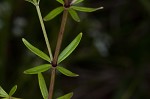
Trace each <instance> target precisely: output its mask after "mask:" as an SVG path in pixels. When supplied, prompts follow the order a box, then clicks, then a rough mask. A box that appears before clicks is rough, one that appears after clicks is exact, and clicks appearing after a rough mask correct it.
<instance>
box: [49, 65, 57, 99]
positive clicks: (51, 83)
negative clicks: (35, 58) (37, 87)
mask: <svg viewBox="0 0 150 99" xmlns="http://www.w3.org/2000/svg"><path fill="white" fill-rule="evenodd" d="M55 74H56V67H52V71H51V82H50V87H49V95H48V99H52V96H53V90H54V84H55Z"/></svg>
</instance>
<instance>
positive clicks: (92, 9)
mask: <svg viewBox="0 0 150 99" xmlns="http://www.w3.org/2000/svg"><path fill="white" fill-rule="evenodd" d="M71 8H72V9H74V10H77V11H82V12H93V11H96V10H100V9H103V7H99V8H87V7H79V6H71Z"/></svg>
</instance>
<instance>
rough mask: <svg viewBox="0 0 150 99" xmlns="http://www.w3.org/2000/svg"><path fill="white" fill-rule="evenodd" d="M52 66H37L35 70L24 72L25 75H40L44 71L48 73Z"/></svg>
mask: <svg viewBox="0 0 150 99" xmlns="http://www.w3.org/2000/svg"><path fill="white" fill-rule="evenodd" d="M51 67H52V66H51V65H50V64H44V65H40V66H36V67H34V68H31V69H28V70H26V71H24V73H25V74H38V73H41V72H44V71H47V70H48V69H50V68H51Z"/></svg>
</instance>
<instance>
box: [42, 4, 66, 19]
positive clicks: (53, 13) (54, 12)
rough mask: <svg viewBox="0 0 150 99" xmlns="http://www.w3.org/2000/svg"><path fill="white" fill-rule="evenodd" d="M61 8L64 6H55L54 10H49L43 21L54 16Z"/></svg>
mask: <svg viewBox="0 0 150 99" xmlns="http://www.w3.org/2000/svg"><path fill="white" fill-rule="evenodd" d="M63 10H64V8H63V7H62V6H61V7H57V8H55V9H54V10H52V11H51V12H49V13H48V15H47V16H46V17H45V18H44V21H49V20H51V19H53V18H55V17H56V16H57V15H58V14H60V13H61V12H62V11H63Z"/></svg>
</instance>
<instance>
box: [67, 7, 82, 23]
mask: <svg viewBox="0 0 150 99" xmlns="http://www.w3.org/2000/svg"><path fill="white" fill-rule="evenodd" d="M69 13H70V15H71V17H72V18H73V19H74V20H75V21H77V22H80V18H79V16H78V14H77V12H76V11H75V10H73V9H69Z"/></svg>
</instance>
